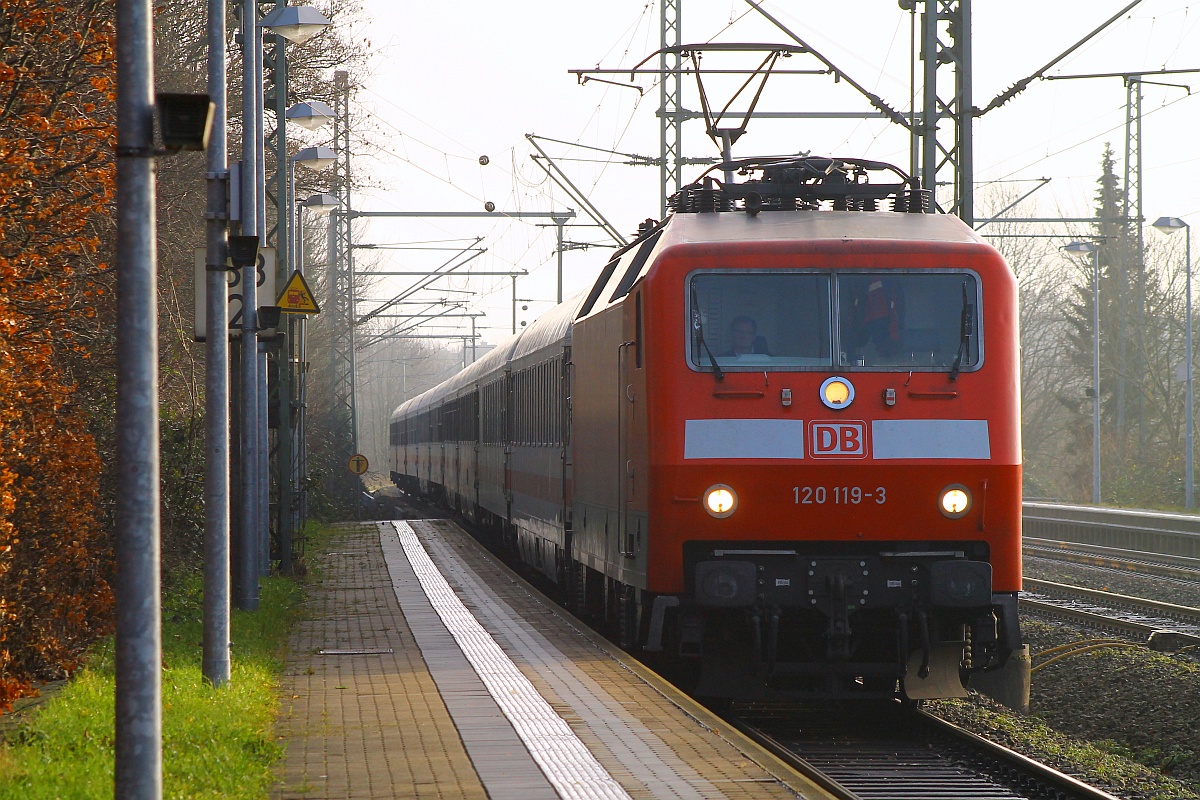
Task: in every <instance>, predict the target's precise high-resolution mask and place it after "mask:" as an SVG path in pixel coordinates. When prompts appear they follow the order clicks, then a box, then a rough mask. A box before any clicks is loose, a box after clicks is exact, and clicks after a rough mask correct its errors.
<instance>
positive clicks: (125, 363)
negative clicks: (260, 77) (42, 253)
mask: <svg viewBox="0 0 1200 800" xmlns="http://www.w3.org/2000/svg"><path fill="white" fill-rule="evenodd" d="M221 19H224V17H221ZM152 20H153V16H152V12H151V9H150V3H149V0H118V2H117V87H118V93H117V481H118V491H117V507H116V516H117V537H116V559H117V564H116V585H115V587H114V588H115V594H116V614H117V619H116V632H117V642H116V738H115V745H116V772H115V775H114V778H115V791H116V796H117V797H121V798H133V799H134V800H157V799H158V798H161V797H162V692H161V688H162V687H161V647H162V640H161V638H160V634H159V621H160V617H161V611H160V601H159V588H158V587H159V574H158V551H159V512H158V500H159V498H158V319H157V311H156V302H157V292H156V287H155V283H156V278H157V265H156V251H155V238H154V237H155V230H154V229H155V219H154V160H153V159H154V94H153V92H154V31H153V23H152Z"/></svg>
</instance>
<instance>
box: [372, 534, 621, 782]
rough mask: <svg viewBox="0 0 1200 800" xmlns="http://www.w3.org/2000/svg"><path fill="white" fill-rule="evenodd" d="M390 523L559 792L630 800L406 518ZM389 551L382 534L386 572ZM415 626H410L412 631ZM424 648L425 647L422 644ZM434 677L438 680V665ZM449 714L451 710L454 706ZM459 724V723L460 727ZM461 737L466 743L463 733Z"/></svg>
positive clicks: (445, 619)
mask: <svg viewBox="0 0 1200 800" xmlns="http://www.w3.org/2000/svg"><path fill="white" fill-rule="evenodd" d="M392 524H393V526H394V529H395V531H396V533H397V536H398V538H399V542H400V545H401V547H402V548H403V551H404V554H405V556H406V557H407V560H408V562H409V566H410V567H411V569H412V571H413V573H414V574H415V575H416V577H417V579H418V580H419V581H420V585H421V588H422V589H423V591H424V592H425V595H426V597H427V598H428V599H429V602H430V603H431V605H432V606H433V608H434V610H435V611H436V612H437V614H438V616H439V617H440V618H441V620H442V623H443V624H444V625H445V626H446V629H447V630H448V631H449V632H450V634H451V636H453V637H454V640H455V642H456V643H457V644H458V646H459V648H460V649H461V651H462V653H463V655H464V656H465V657H466V658H467V660H468V661H469V662H470V663H471V666H472V667H473V668H474V670H475V672H476V674H477V675H478V676H479V678H480V680H482V681H483V684H484V685H485V686H486V687H487V690H488V692H489V693H490V695H491V697H492V699H493V700H494V701H495V703H496V704H497V705H498V706H499V707H500V709H501V710H502V711H503V713H504V716H505V717H506V718H507V719H508V721H509V722H510V723H511V725H512V727H513V729H514V730H515V731H516V733H517V735H518V736H519V737H520V739H521V741H523V742H524V744H525V746H526V747H527V748H528V752H529V754H530V755H531V756H532V757H533V759H534V761H536V762H537V764H538V766H539V767H541V769H542V772H543V773H544V774H545V776H546V778H547V779H548V780H549V781H550V783H551V784H552V785H553V787H554V788H555V790H557V793H558V795H559V796H561V797H563V798H570V799H572V800H573V799H574V798H579V800H590V799H591V798H605V799H606V800H607V799H611V800H629V795H628V794H627V793H626V792H625V790H624V789H623V788H622V787H621V785H620V784H619V783H617V782H616V781H615V780H614V779H613V777H612V776H611V775H610V774H609V773H608V771H607V770H605V769H604V767H603V766H601V764H600V763H599V762H598V761H597V760H596V758H595V756H593V755H592V753H591V751H589V750H588V748H587V747H586V746H585V745H584V744H583V742H581V741H580V740H579V737H577V736H576V735H575V733H574V731H572V730H571V728H570V726H569V725H568V724H567V723H566V722H565V721H564V720H563V719H562V718H561V717H560V716H558V714H557V713H555V711H554V709H553V708H552V707H551V706H550V704H549V703H547V702H546V700H545V699H544V698H543V697H542V696H541V695H540V694H538V692H537V690H536V689H535V688H534V686H533V684H532V683H530V682H529V679H528V678H526V677H525V676H524V675H523V674H522V673H521V671H520V670H519V669H517V666H516V665H515V664H514V663H513V662H512V660H511V659H510V658H509V657H508V656H507V655H506V654H505V653H504V651H503V649H501V647H500V646H499V645H498V644H497V643H496V641H495V640H494V639H493V638H492V637H491V635H490V634H489V633H488V632H487V631H486V630H485V629H484V628H483V626H482V625H480V624H479V622H478V621H477V620H476V619H475V617H474V616H473V615H472V614H471V612H470V611H468V610H467V608H466V606H464V605H463V603H462V601H461V600H459V598H458V596H457V595H456V594H455V593H454V590H453V589H451V588H450V585H449V584H448V583H447V582H446V579H445V578H444V577H443V576H442V574H441V572H439V571H438V569H437V567H436V566H435V565H434V563H433V561H432V560H431V559H430V558H429V555H428V553H426V551H425V548H424V547H423V546H422V544H421V542H420V540H419V539H418V538H417V536H416V534H415V533H414V532H413V529H412V527H411V526H410V525H408V524H407V523H404V522H395V523H392ZM389 550H392V548H390V547H389V546H388V543H387V540H386V538H385V539H384V553H385V555H391V556H392V557H389V558H388V567H389V571H390V570H391V569H392V566H393V563H394V562H395V558H394V555H396V554H395V553H394V551H393V552H392V553H391V554H389ZM397 566H400V565H397ZM395 584H396V573H395V572H393V585H395ZM401 605H402V606H404V607H405V610H406V612H407V610H408V607H407V606H405V604H404V601H403V599H402V600H401ZM417 627H418V626H416V625H413V628H414V633H415V629H416V628H417ZM418 642H420V637H419V636H418ZM422 652H423V653H424V652H425V647H424V645H422ZM426 658H427V660H428V658H429V654H426ZM431 669H432V665H431ZM434 679H435V680H438V673H437V671H436V670H434ZM439 684H440V681H439ZM447 705H449V702H448V703H447ZM451 713H452V714H454V709H453V708H451ZM462 728H463V726H462V725H460V726H459V729H460V731H462ZM464 742H465V743H466V740H465V738H464ZM466 744H467V750H468V752H471V745H470V743H466ZM472 758H474V754H472ZM480 777H481V779H482V780H483V781H484V784H485V786H488V787H489V791H490V790H491V785H490V784H489V782H488V778H487V776H485V775H484V774H483V772H482V771H481V772H480Z"/></svg>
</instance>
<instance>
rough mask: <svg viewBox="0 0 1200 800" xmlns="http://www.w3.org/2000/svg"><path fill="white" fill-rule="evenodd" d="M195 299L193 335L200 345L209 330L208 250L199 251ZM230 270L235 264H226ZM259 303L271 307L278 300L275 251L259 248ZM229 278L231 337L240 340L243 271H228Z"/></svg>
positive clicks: (268, 248)
mask: <svg viewBox="0 0 1200 800" xmlns="http://www.w3.org/2000/svg"><path fill="white" fill-rule="evenodd" d="M195 257H196V261H195V275H196V284H195V297H196V306H195V310H196V314H195V320H196V324H195V330H194V331H193V336H194V337H195V339H196V341H197V342H203V341H204V336H205V334H206V333H207V331H208V278H207V275H208V272H207V270H205V269H204V250H203V249H202V248H197V249H196V251H195ZM226 263H227V264H229V266H230V267H232V266H233V262H226ZM256 271H257V273H258V283H257V284H256V286H257V288H258V293H257V294H258V304H259V305H260V306H267V305H270V304H271V300H273V299H275V248H274V247H260V248H258V265H257V269H256ZM225 275H226V276H227V277H228V278H229V335H230V336H232V337H234V338H240V337H241V335H242V290H241V286H242V270H240V269H235V270H230V271H229V272H226V273H225Z"/></svg>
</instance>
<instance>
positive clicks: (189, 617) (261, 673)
mask: <svg viewBox="0 0 1200 800" xmlns="http://www.w3.org/2000/svg"><path fill="white" fill-rule="evenodd" d="M302 597H303V590H302V588H301V586H300V584H298V583H297V582H295V581H294V580H290V579H286V578H267V579H264V580H263V582H262V593H261V603H260V608H259V610H258V611H256V612H253V613H250V612H238V611H235V612H234V614H233V618H232V621H231V623H232V637H231V638H232V639H233V642H234V646H233V667H232V674H231V678H230V681H229V684H228V685H226V686H225V687H223V688H221V689H214V688H213V687H212V686H210V685H208V684H207V683H206V682H205V680H204V679H203V676H202V675H201V671H200V657H201V640H202V630H203V628H202V624H201V619H202V615H201V605H200V603H201V590H200V583H199V579H198V578H196V579H194V580H190V581H187V582H185V583H184V584H183V585H181V586H177V587H174V588H173V589H172V590H171V591H169V592H167V593H166V597H164V602H163V672H162V705H163V714H162V727H163V754H162V759H163V797H165V798H230V797H237V798H253V797H266V795H267V790H268V788H269V787H270V785H271V783H272V780H273V779H272V775H271V766H272V764H273V763H274V762H275V761H276V760H277V759H278V758H279V757H280V755H281V754H282V747H281V746H280V744H279V743H278V742H277V741H276V739H275V735H274V733H273V726H274V723H275V717H276V714H277V713H278V706H279V701H278V695H277V691H278V678H279V674H280V672H281V671H282V656H283V653H284V648H285V646H286V642H287V636H288V632H289V630H290V628H291V625H292V622H293V620H294V619H295V617H296V614H297V609H298V608H299V603H300V600H301V599H302ZM113 685H114V676H113V644H112V640H111V639H110V640H108V641H106V642H104V643H102V644H101V645H100V646H98V647H97V648H95V649H94V651H93V652H92V654H91V656H90V658H89V663H88V666H87V667H86V668H85V669H83V670H81V671H80V672H79V673H78V674H77V675H76V677H75V678H74V679H73V680H72V681H71V682H70V683H69V684H68V685H67V686H66V687H65V688H63V690H62V691H61V692H59V693H58V694H57V695H55V696H54V697H53V698H51V699H50V700H48V701H47V702H46V703H45V704H43V705H42V706H41V707H40V708H39V709H38V710H37V711H36V712H33V713H31V714H30V715H29V716H28V717H27V718H24V719H22V720H21V721H20V723H19V724H18V725H17V727H16V729H15V731H14V732H12V733H10V734H9V736H8V741H7V742H6V743H4V744H3V745H0V800H7V798H14V799H17V800H40V798H47V800H50V799H51V798H53V800H58V799H59V798H80V799H81V800H82V799H84V798H105V800H107V799H108V798H111V797H112V796H113V752H114V751H113V739H114V721H113Z"/></svg>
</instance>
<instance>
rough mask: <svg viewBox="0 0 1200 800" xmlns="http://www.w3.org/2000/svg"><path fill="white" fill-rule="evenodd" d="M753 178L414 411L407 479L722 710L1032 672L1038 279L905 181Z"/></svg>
mask: <svg viewBox="0 0 1200 800" xmlns="http://www.w3.org/2000/svg"><path fill="white" fill-rule="evenodd" d="M735 168H740V170H741V172H742V174H748V175H750V176H752V177H751V179H749V180H746V181H744V182H741V183H733V184H730V183H726V184H725V185H720V184H717V183H715V182H713V181H706V182H703V183H699V184H695V185H693V186H691V187H688V188H687V189H685V190H684V191H683V192H681V193H680V194H679V195H678V196H676V198H674V200H673V213H672V214H671V215H670V216H669V217H668V219H667V220H666V221H665V222H663V223H658V224H653V225H647V226H644V230H643V231H642V232H641V235H640V236H639V238H638V240H637V241H636V242H634V243H633V244H631V245H629V246H628V247H626V248H625V249H623V250H622V251H620V252H618V253H617V254H616V255H615V256H614V257H613V258H612V260H610V261H609V262H608V263H607V264H606V265H605V267H604V269H603V270H602V271H601V273H600V275H599V277H598V278H597V280H596V283H595V285H594V286H593V287H592V289H591V291H590V292H588V293H587V294H586V295H581V296H579V297H577V298H574V299H572V300H571V301H569V302H567V303H564V304H562V305H560V306H559V307H557V308H556V309H555V310H553V311H552V312H550V313H549V314H547V315H545V316H543V317H541V318H540V319H538V320H537V321H536V322H534V323H533V324H532V325H531V326H530V327H529V328H528V329H526V330H524V331H523V332H521V333H520V334H519V335H518V336H516V337H514V338H513V339H511V340H509V341H507V342H506V343H504V344H502V345H500V346H499V347H497V348H496V349H495V350H493V351H491V352H490V353H488V354H487V355H486V356H484V357H483V358H481V359H480V360H479V361H478V362H476V363H475V364H472V365H471V366H469V367H468V368H467V369H465V370H463V371H462V372H461V373H460V374H459V375H457V376H456V377H454V378H452V379H451V380H449V381H447V382H445V383H443V384H442V385H440V386H438V387H436V388H434V389H432V390H430V391H428V392H426V393H425V394H423V395H421V396H420V397H417V398H414V399H412V400H409V401H408V402H406V403H404V404H403V405H401V406H400V407H399V408H398V409H397V410H396V411H395V413H394V414H393V415H392V419H391V445H392V447H391V453H392V464H391V469H392V478H393V480H394V481H395V482H396V483H397V485H398V486H400V488H402V489H404V490H406V491H410V492H413V493H419V494H422V495H426V496H434V497H435V498H437V499H439V500H442V501H444V502H445V503H447V504H449V505H450V506H452V507H453V508H455V509H457V510H459V511H461V512H462V513H464V514H465V515H466V516H468V517H469V518H471V519H473V520H475V521H477V522H480V523H485V524H491V525H492V526H494V527H495V529H496V530H498V531H500V532H501V533H502V536H503V540H504V541H505V543H506V544H507V545H508V546H509V547H510V548H511V549H512V550H513V551H514V552H515V553H516V554H518V555H519V557H520V558H521V559H522V560H523V561H524V562H526V563H528V564H529V565H531V566H532V567H533V568H535V569H537V570H538V571H540V572H542V573H544V574H545V575H547V576H548V577H549V578H550V579H552V580H554V581H556V582H557V583H558V584H559V585H560V586H562V588H563V590H564V594H565V595H566V597H567V598H568V600H569V603H570V605H571V606H572V607H573V608H574V609H575V610H577V611H578V612H579V613H581V614H586V615H589V616H593V617H601V618H602V619H604V620H605V621H606V622H607V623H608V624H609V626H610V629H611V630H612V631H613V632H614V633H615V634H616V635H617V636H618V637H619V639H620V641H621V643H622V644H623V645H624V646H626V647H629V648H634V649H644V650H647V651H651V652H655V651H657V652H663V653H664V654H666V655H669V656H671V657H677V658H682V659H694V660H695V663H697V664H699V665H700V667H701V669H700V674H699V680H698V686H697V690H698V692H699V693H701V694H706V695H712V696H720V697H731V698H755V697H768V696H791V695H819V696H823V697H831V696H847V695H851V696H872V695H874V696H880V695H885V696H893V695H902V696H907V697H910V698H925V697H938V696H951V695H957V694H961V693H962V686H963V685H964V684H965V682H966V680H967V678H968V677H969V675H970V674H971V673H973V672H977V671H980V670H985V669H992V668H995V667H998V666H1000V665H1002V664H1003V663H1004V662H1005V660H1006V659H1007V657H1008V655H1009V654H1010V653H1011V652H1012V651H1013V650H1015V649H1017V648H1018V647H1020V645H1021V634H1020V630H1019V625H1018V621H1017V593H1018V591H1019V589H1020V588H1021V560H1020V559H1021V441H1020V417H1019V399H1020V387H1019V375H1020V372H1019V369H1018V336H1017V287H1016V281H1015V279H1014V276H1013V274H1012V272H1011V270H1010V269H1009V268H1008V266H1007V265H1006V264H1005V262H1004V261H1003V259H1002V258H1001V257H1000V255H999V254H998V253H997V252H996V250H995V249H994V248H992V247H991V246H990V245H988V244H986V243H985V242H984V241H983V240H982V239H981V238H980V237H979V236H977V235H976V234H975V233H974V232H973V231H972V230H970V229H969V228H968V227H967V226H966V225H964V224H963V223H962V222H961V221H960V220H958V219H957V218H955V217H950V216H945V215H940V214H932V213H928V206H929V197H928V192H927V191H923V190H921V189H919V188H915V187H914V182H913V181H912V180H911V179H909V178H907V177H906V176H904V175H903V174H902V173H899V171H898V170H895V168H893V167H889V166H888V165H885V164H880V163H878V162H871V161H864V160H853V159H838V160H834V159H827V158H792V159H778V160H771V161H758V162H740V163H738V164H736V165H735ZM889 171H890V173H892V174H894V175H895V176H896V177H895V178H894V179H892V180H891V181H890V182H889V181H887V180H884V181H874V182H873V181H872V178H874V177H876V176H878V175H879V174H880V173H884V174H885V176H886V174H887V173H888V172H889Z"/></svg>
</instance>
